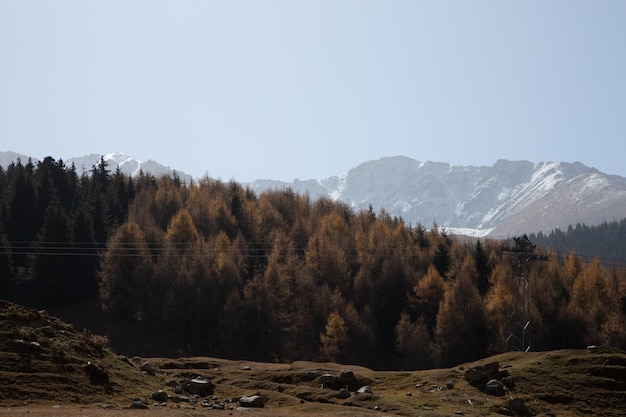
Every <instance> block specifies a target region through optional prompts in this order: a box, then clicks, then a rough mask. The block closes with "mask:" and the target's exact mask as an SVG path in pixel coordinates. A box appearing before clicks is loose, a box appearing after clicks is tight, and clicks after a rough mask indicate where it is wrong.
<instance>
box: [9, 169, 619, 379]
mask: <svg viewBox="0 0 626 417" xmlns="http://www.w3.org/2000/svg"><path fill="white" fill-rule="evenodd" d="M0 196H1V204H0V210H1V213H2V216H1V219H2V222H1V224H0V226H1V228H0V244H1V245H2V251H1V252H0V268H4V269H3V270H4V272H1V271H0V274H1V275H0V276H2V277H3V278H2V279H3V282H2V287H1V288H2V291H3V295H2V297H9V298H10V297H13V296H16V294H22V295H23V294H24V293H27V294H29V295H30V296H31V297H30V301H31V302H32V303H35V304H36V305H38V306H42V307H46V306H55V305H64V304H68V303H72V302H75V301H80V300H85V299H89V298H95V297H98V298H99V300H100V301H101V303H102V308H103V309H104V310H105V311H106V312H107V314H109V315H111V316H114V317H116V318H118V319H121V320H125V321H128V322H136V323H142V324H145V325H146V326H148V325H155V324H156V325H158V328H159V329H160V331H161V332H164V333H166V334H167V335H168V338H169V339H170V340H174V341H176V342H175V343H176V344H177V345H178V347H179V349H180V352H181V353H184V354H190V355H211V356H222V357H228V358H247V359H257V360H263V361H293V360H297V359H311V360H330V361H340V362H344V363H347V362H352V363H361V364H364V365H368V366H373V367H378V368H380V367H402V368H405V369H407V368H426V367H432V366H448V365H453V364H456V363H461V362H465V361H471V360H475V359H477V358H481V357H484V356H486V355H488V354H493V353H498V352H501V351H503V350H507V349H508V348H509V347H508V346H507V344H506V343H505V339H506V337H507V332H508V329H507V320H508V317H509V315H510V313H511V309H512V305H513V301H514V294H515V292H516V291H517V288H518V285H517V280H518V277H519V271H518V269H517V263H518V261H517V258H516V257H511V256H508V255H507V254H506V252H503V251H502V250H500V246H501V244H502V242H495V241H484V242H482V241H480V240H477V241H473V242H468V241H466V240H460V239H456V238H453V237H451V236H449V235H448V234H447V233H445V232H441V231H439V232H438V231H436V230H432V231H426V229H425V228H424V227H423V226H421V225H417V226H415V227H412V226H408V225H406V224H405V223H404V222H403V221H402V219H398V218H394V217H392V216H390V215H389V214H387V213H386V212H384V211H382V212H379V213H374V212H373V211H372V210H366V211H362V212H353V211H352V210H351V209H350V208H349V207H348V206H347V205H345V204H343V203H339V202H334V201H331V200H330V199H319V200H315V201H313V200H311V199H310V198H309V197H307V196H303V195H299V194H296V193H294V192H293V191H291V190H290V189H284V190H275V191H269V192H264V193H262V194H260V195H256V194H254V193H253V192H252V191H250V190H249V189H244V188H242V187H241V186H240V185H239V184H237V183H235V182H229V183H223V182H221V181H216V180H211V179H208V178H205V179H202V180H200V181H198V182H197V183H191V184H185V183H182V182H181V181H180V180H179V179H178V178H177V177H176V176H174V177H173V178H168V177H162V178H154V177H151V176H146V175H140V176H139V177H137V178H132V179H131V178H129V177H126V176H124V175H123V174H121V173H119V172H115V173H110V172H108V171H107V167H106V164H105V163H104V162H103V161H101V163H100V164H99V165H98V166H95V167H93V169H92V170H91V171H90V172H84V173H81V175H80V176H79V175H78V174H77V173H76V171H75V169H74V168H73V167H69V168H68V167H65V166H64V165H63V163H62V161H58V162H57V161H55V160H54V159H52V158H46V159H45V160H44V161H42V162H41V163H39V164H38V165H37V166H33V165H32V164H26V165H22V164H21V163H18V164H14V165H12V166H10V167H9V168H8V169H7V170H6V171H0ZM625 276H626V271H625V270H622V269H618V268H615V267H606V266H604V265H603V264H601V263H600V261H599V260H598V259H595V260H590V261H586V260H582V259H581V258H580V257H579V256H577V255H576V254H575V253H570V254H568V255H567V256H564V257H562V256H548V258H547V259H546V260H543V261H541V262H534V263H532V266H531V269H530V271H529V283H530V288H529V299H530V305H529V314H530V317H531V323H532V327H531V329H532V349H533V350H544V349H556V348H565V347H582V346H585V345H588V344H598V345H600V344H608V345H613V346H617V347H621V348H626V334H625V331H624V328H625V326H624V325H625V324H626V323H625V320H626V315H625V313H626V312H625V311H624V303H620V301H624V300H625V296H626V281H625V279H624V278H625ZM12 294H13V295H12Z"/></svg>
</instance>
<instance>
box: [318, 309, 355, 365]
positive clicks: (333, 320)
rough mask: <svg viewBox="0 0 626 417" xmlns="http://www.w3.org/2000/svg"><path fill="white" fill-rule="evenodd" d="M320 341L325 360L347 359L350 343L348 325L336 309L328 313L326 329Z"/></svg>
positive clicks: (337, 360) (338, 360)
mask: <svg viewBox="0 0 626 417" xmlns="http://www.w3.org/2000/svg"><path fill="white" fill-rule="evenodd" d="M320 343H321V347H320V352H321V354H322V357H323V358H324V359H325V360H327V361H329V362H340V361H342V360H344V359H345V356H344V352H345V350H346V349H347V348H348V346H349V343H350V338H349V336H348V327H347V326H346V322H345V321H344V319H343V318H342V317H341V315H339V313H338V312H337V311H336V310H335V311H332V312H331V313H330V314H329V315H328V319H327V320H326V329H325V331H324V333H322V334H321V335H320Z"/></svg>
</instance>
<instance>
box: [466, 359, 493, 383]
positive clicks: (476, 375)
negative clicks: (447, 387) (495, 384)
mask: <svg viewBox="0 0 626 417" xmlns="http://www.w3.org/2000/svg"><path fill="white" fill-rule="evenodd" d="M499 370H500V364H499V363H498V362H490V363H487V364H485V365H480V366H475V367H473V368H470V369H468V370H467V371H465V380H466V381H467V382H469V383H470V384H471V385H474V386H481V385H484V384H486V383H487V382H488V381H489V380H490V379H493V378H494V377H495V376H496V374H498V372H499Z"/></svg>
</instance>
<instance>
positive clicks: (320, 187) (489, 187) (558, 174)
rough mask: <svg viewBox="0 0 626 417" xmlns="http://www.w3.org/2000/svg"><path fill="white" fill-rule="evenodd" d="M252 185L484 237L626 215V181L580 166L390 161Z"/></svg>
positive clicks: (596, 222) (505, 161)
mask: <svg viewBox="0 0 626 417" xmlns="http://www.w3.org/2000/svg"><path fill="white" fill-rule="evenodd" d="M247 185H248V186H249V187H251V188H252V189H253V190H254V191H256V192H257V193H258V192H261V191H264V190H266V189H275V188H285V187H290V188H292V189H293V190H294V191H296V192H299V193H308V194H309V195H310V196H311V197H312V198H317V197H321V196H325V197H330V198H332V199H334V200H340V201H344V202H346V203H348V204H349V205H350V206H351V207H353V208H354V209H356V210H358V209H367V208H368V207H369V206H370V205H371V206H372V207H373V208H374V210H376V211H378V210H380V209H382V208H384V209H385V210H386V211H387V212H388V213H389V214H390V215H392V216H399V217H402V218H403V219H404V220H405V221H406V222H407V223H411V224H414V225H415V224H422V225H423V226H425V227H427V228H428V227H431V226H432V225H433V224H437V225H439V226H445V227H446V228H448V229H449V230H451V231H455V230H459V231H460V232H462V233H464V234H474V235H477V236H485V235H490V236H494V237H505V236H515V235H518V234H522V233H531V232H538V231H543V232H549V231H551V230H552V229H554V228H557V227H558V228H561V229H566V228H567V227H568V226H569V225H575V224H577V223H585V224H587V225H595V224H599V223H601V222H603V221H611V220H621V219H622V218H625V217H626V178H622V177H618V176H609V175H606V174H603V173H601V172H600V171H598V170H596V169H594V168H589V167H587V166H585V165H583V164H581V163H579V162H576V163H555V162H541V163H531V162H527V161H507V160H499V161H497V162H496V163H495V164H494V165H493V166H480V167H476V166H457V165H450V164H447V163H441V162H419V161H416V160H413V159H410V158H406V157H389V158H383V159H379V160H376V161H369V162H365V163H363V164H360V165H358V166H357V167H355V168H353V169H351V170H350V171H349V172H348V173H347V174H345V175H341V176H336V177H331V178H327V179H324V180H308V181H294V182H293V183H285V182H277V181H269V180H262V181H255V182H252V183H249V184H247Z"/></svg>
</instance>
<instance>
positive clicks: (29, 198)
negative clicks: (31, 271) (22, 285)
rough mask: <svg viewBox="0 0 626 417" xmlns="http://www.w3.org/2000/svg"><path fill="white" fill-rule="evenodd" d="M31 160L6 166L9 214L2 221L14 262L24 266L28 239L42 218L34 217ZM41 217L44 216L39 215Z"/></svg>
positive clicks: (34, 200)
mask: <svg viewBox="0 0 626 417" xmlns="http://www.w3.org/2000/svg"><path fill="white" fill-rule="evenodd" d="M33 168H34V167H33V164H32V162H30V161H29V163H28V164H26V165H22V163H21V161H18V162H17V164H11V165H10V166H9V168H8V169H7V177H8V178H9V192H8V193H7V197H8V204H7V207H8V216H7V221H6V222H5V228H6V233H7V236H8V238H9V241H10V242H11V245H12V246H13V248H14V249H15V248H19V250H16V251H14V253H13V265H14V266H15V267H18V268H20V269H24V268H25V267H26V265H27V254H28V252H29V250H30V246H31V243H32V242H33V241H34V240H35V237H36V236H37V233H38V231H39V226H38V225H39V224H40V223H41V220H40V219H38V218H37V216H36V211H35V206H36V196H35V187H34V183H33V175H34V171H33ZM42 220H43V219H42Z"/></svg>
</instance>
